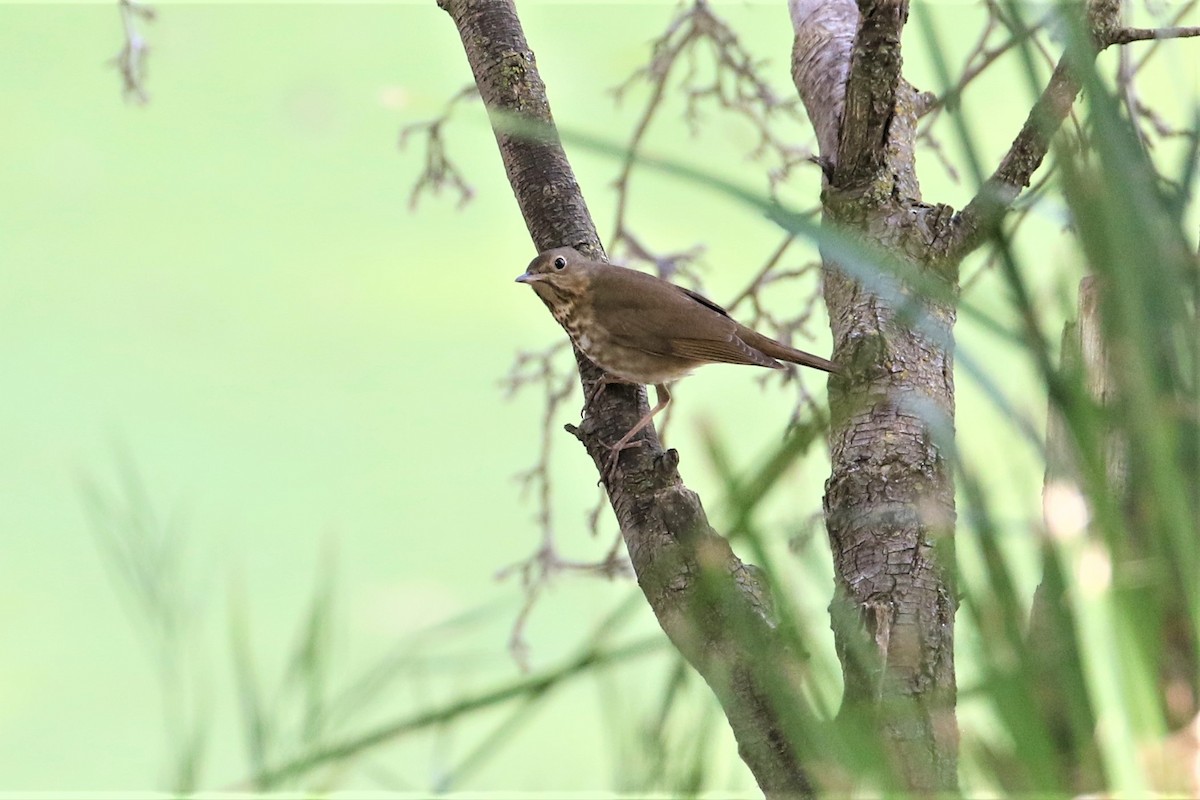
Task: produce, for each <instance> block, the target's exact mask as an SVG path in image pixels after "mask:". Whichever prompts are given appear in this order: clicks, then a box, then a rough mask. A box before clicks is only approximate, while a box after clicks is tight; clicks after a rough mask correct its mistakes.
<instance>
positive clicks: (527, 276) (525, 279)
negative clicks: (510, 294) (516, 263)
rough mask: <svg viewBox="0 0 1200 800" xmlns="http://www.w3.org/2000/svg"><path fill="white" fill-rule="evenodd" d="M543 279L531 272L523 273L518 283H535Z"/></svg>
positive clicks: (518, 277) (519, 276) (518, 278)
mask: <svg viewBox="0 0 1200 800" xmlns="http://www.w3.org/2000/svg"><path fill="white" fill-rule="evenodd" d="M541 279H542V276H541V275H534V274H532V273H529V272H522V273H521V274H520V275H518V276H517V283H533V282H534V281H540V280H541Z"/></svg>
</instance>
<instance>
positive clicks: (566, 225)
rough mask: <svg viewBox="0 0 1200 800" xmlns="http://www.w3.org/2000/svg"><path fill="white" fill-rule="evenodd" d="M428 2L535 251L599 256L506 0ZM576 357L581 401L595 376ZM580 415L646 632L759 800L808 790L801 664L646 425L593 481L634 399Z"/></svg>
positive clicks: (760, 592)
mask: <svg viewBox="0 0 1200 800" xmlns="http://www.w3.org/2000/svg"><path fill="white" fill-rule="evenodd" d="M439 5H440V6H441V7H442V8H443V9H445V10H446V11H447V12H449V14H450V16H451V17H452V18H453V20H454V23H455V25H456V26H457V27H458V31H459V34H460V37H461V39H462V42H463V47H464V49H465V50H466V54H467V60H468V61H469V62H470V65H471V70H472V72H473V73H474V75H475V81H476V83H477V84H478V86H479V90H480V94H481V95H482V97H483V100H484V103H485V104H486V106H487V108H488V113H489V115H491V118H492V120H493V128H494V129H495V130H496V139H497V143H498V144H499V147H500V152H501V155H502V157H503V160H504V166H505V170H506V172H507V174H508V177H509V180H510V183H511V184H512V188H513V192H514V194H515V195H516V198H517V203H518V205H519V206H520V208H521V213H522V215H523V216H524V218H525V222H526V224H527V226H528V227H529V232H530V235H531V237H532V238H533V242H534V245H535V246H536V248H537V249H538V250H544V249H547V248H549V247H556V246H561V245H571V246H574V247H577V248H578V249H580V250H583V251H584V252H587V253H589V254H591V255H594V256H597V257H603V251H602V250H601V248H600V243H599V240H598V237H597V235H596V230H595V226H594V225H593V223H592V220H591V217H590V216H589V214H588V211H587V206H586V204H585V203H584V200H583V196H582V193H581V192H580V190H579V186H578V184H577V182H576V181H575V178H574V176H573V174H572V172H571V168H570V165H569V164H568V162H567V159H566V156H565V154H564V153H563V150H562V146H561V144H560V142H559V140H558V137H557V134H556V133H554V130H553V121H552V118H551V115H550V108H549V104H548V102H547V100H546V93H545V87H544V85H543V84H542V81H541V78H540V77H539V75H538V72H537V69H536V65H535V63H534V57H533V52H532V51H531V50H530V49H529V46H528V45H527V44H526V42H525V38H524V35H523V33H522V31H521V27H520V22H519V20H518V18H517V15H516V10H515V8H514V7H513V5H512V2H511V0H482V1H481V0H475V1H474V2H472V0H440V2H439ZM513 115H519V116H520V117H522V118H523V119H525V120H532V121H533V122H534V123H536V127H537V128H538V131H539V133H538V135H536V136H529V135H527V134H520V133H515V132H514V126H513V125H512V117H513ZM516 127H517V128H520V127H521V126H516ZM528 127H529V126H525V129H528ZM507 274H509V273H503V275H507ZM575 355H576V360H577V362H578V364H579V369H580V376H581V379H582V381H583V384H584V389H585V391H588V390H589V389H590V388H591V386H592V385H593V384H594V383H595V381H596V380H598V379H599V377H600V374H601V373H600V370H599V369H598V368H597V367H596V366H595V365H593V364H592V363H591V362H589V361H588V360H587V359H586V358H585V357H584V356H582V355H581V354H580V353H579V352H578V351H576V354H575ZM593 408H594V409H596V413H595V414H594V415H589V416H588V417H587V418H586V419H585V420H584V421H583V423H582V424H581V425H580V426H579V428H578V429H574V428H572V431H573V432H574V433H575V435H576V436H577V437H578V438H579V439H580V441H582V442H583V444H584V445H585V446H586V447H587V450H588V453H589V454H590V455H591V456H592V459H593V460H594V461H595V462H596V465H597V468H598V469H599V470H600V472H601V475H602V476H603V480H604V485H605V489H606V490H607V492H608V496H609V500H610V501H611V503H612V507H613V510H614V511H615V513H616V517H617V521H618V523H619V525H620V527H621V533H622V536H623V537H624V539H625V544H626V547H627V548H628V551H629V557H630V561H631V562H632V564H633V568H634V571H635V572H636V574H637V578H638V584H639V585H640V586H641V588H642V591H643V592H644V594H645V596H646V599H647V600H648V601H649V604H650V606H651V608H652V609H653V610H654V613H655V615H656V617H657V618H658V621H659V623H660V624H661V626H662V628H663V630H664V631H665V632H666V634H667V635H668V636H669V637H670V639H671V641H672V642H673V643H674V645H675V646H676V647H677V648H678V649H679V651H680V652H681V653H682V654H683V655H684V656H685V657H686V658H687V659H688V661H689V663H691V664H692V666H693V667H695V668H696V670H697V671H698V672H699V673H700V674H701V675H702V676H703V677H704V679H705V680H706V681H707V682H708V684H709V686H710V687H712V689H713V691H714V693H715V694H716V696H717V698H718V700H719V701H720V703H721V705H722V707H723V709H724V711H725V714H726V717H727V718H728V720H729V724H730V726H731V728H732V729H733V733H734V736H735V737H736V738H737V742H738V749H739V753H740V755H741V756H742V758H743V760H745V762H746V764H747V765H748V766H749V768H750V770H751V772H752V773H753V774H754V777H755V779H756V780H757V781H758V784H759V786H760V787H761V788H762V790H763V791H764V792H765V793H766V794H767V795H768V796H770V797H794V796H806V795H809V794H811V783H810V779H809V777H808V774H807V772H806V771H805V769H804V767H803V765H802V764H801V762H800V756H799V754H800V753H802V752H805V749H806V746H808V745H807V744H806V742H805V741H804V736H805V734H804V731H805V730H811V726H810V725H808V724H805V721H804V720H803V717H802V715H803V713H804V710H803V709H804V706H803V704H802V703H801V702H800V700H799V691H798V687H797V686H796V676H797V675H799V674H800V673H801V671H802V668H803V664H802V662H801V660H800V658H799V657H798V656H797V655H796V654H795V653H793V652H791V651H790V650H789V649H788V648H787V647H786V646H785V645H784V644H783V643H782V642H781V637H780V636H779V633H778V631H777V630H776V629H775V627H774V624H773V620H772V619H771V617H770V611H769V602H768V598H767V593H766V590H765V589H764V587H763V586H762V585H761V584H760V582H759V581H758V579H757V576H756V575H757V571H756V570H754V569H752V568H750V567H748V566H746V565H745V564H743V563H742V562H741V561H739V560H738V558H737V557H736V556H734V554H733V552H732V551H731V550H730V548H729V544H728V542H726V540H725V539H724V538H722V537H721V536H719V535H717V533H716V532H715V531H714V530H713V529H712V528H711V527H710V526H709V524H708V520H707V518H706V517H705V514H704V510H703V508H702V507H701V505H700V500H699V498H698V497H697V496H696V494H695V493H693V492H691V491H690V490H689V489H688V488H687V487H686V486H684V485H683V482H682V481H681V480H680V477H679V473H678V471H677V470H676V466H677V463H678V454H677V453H676V452H675V451H674V450H670V451H666V452H664V451H663V450H662V447H661V445H660V444H659V441H658V438H657V436H656V435H655V433H654V431H653V429H652V428H651V429H649V430H648V431H647V434H646V436H645V437H644V440H645V445H644V446H642V447H640V448H638V449H637V450H636V451H634V452H633V453H632V454H627V455H625V456H624V457H623V458H622V461H621V469H619V470H617V471H616V472H615V474H613V475H607V474H606V473H605V470H604V468H603V467H604V465H605V463H606V462H607V458H608V455H609V450H608V447H607V446H606V445H605V444H604V443H605V442H613V441H615V440H616V439H618V438H619V437H620V436H621V435H622V434H623V433H624V432H625V431H627V430H629V429H630V428H631V427H632V426H633V424H634V422H636V420H637V419H638V418H639V416H640V415H641V414H642V413H643V412H644V411H645V409H646V405H645V393H644V392H643V391H641V390H637V391H635V390H634V389H633V388H632V387H622V386H616V385H614V386H610V387H609V388H607V389H606V390H605V391H604V392H603V393H602V394H601V395H600V397H599V398H598V399H597V401H596V402H595V403H593Z"/></svg>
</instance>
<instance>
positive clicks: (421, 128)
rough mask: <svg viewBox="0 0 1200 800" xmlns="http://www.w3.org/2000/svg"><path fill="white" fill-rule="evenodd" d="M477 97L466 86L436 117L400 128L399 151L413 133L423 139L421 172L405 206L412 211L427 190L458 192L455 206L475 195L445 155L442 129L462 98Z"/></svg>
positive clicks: (463, 204) (473, 90) (433, 192)
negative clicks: (422, 165) (447, 189)
mask: <svg viewBox="0 0 1200 800" xmlns="http://www.w3.org/2000/svg"><path fill="white" fill-rule="evenodd" d="M478 97H479V90H478V89H477V88H475V84H471V85H470V86H466V87H464V88H462V89H460V90H459V91H458V93H457V94H455V95H454V96H453V97H451V98H450V100H449V101H447V102H446V106H445V108H443V109H442V113H441V114H439V115H438V116H436V117H434V118H433V119H430V120H424V121H422V122H414V123H412V124H411V125H407V126H405V127H404V128H402V129H401V131H400V138H399V141H398V146H399V147H400V149H402V150H403V149H404V147H405V146H406V145H407V144H408V140H409V138H410V137H412V136H413V135H414V134H420V135H423V136H424V138H425V166H424V168H423V169H422V170H421V174H420V175H419V176H417V181H416V183H414V184H413V188H412V192H411V193H410V194H409V196H408V206H409V208H411V209H413V210H416V208H417V204H418V203H419V202H420V200H421V195H422V194H424V193H426V192H428V193H430V194H434V195H438V194H441V192H442V190H443V189H445V188H447V187H449V188H452V189H454V190H455V191H456V192H457V193H458V207H459V208H462V207H463V206H465V205H466V204H467V203H469V202H471V198H472V197H474V196H475V189H474V188H472V186H471V185H470V184H469V183H467V180H466V178H465V177H464V176H463V173H462V170H460V169H459V167H458V165H457V164H455V163H454V162H453V161H452V160H451V159H450V157H449V156H448V155H447V154H446V140H445V138H444V136H443V128H444V127H445V125H446V123H447V122H449V121H450V116H451V115H452V114H453V113H454V109H455V107H456V106H458V104H459V103H461V102H463V101H464V100H473V99H478Z"/></svg>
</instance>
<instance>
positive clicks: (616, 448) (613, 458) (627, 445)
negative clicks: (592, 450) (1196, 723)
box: [601, 439, 646, 482]
mask: <svg viewBox="0 0 1200 800" xmlns="http://www.w3.org/2000/svg"><path fill="white" fill-rule="evenodd" d="M645 444H646V440H645V439H635V440H633V441H630V442H617V443H616V444H614V445H605V447H607V448H608V458H607V459H605V466H604V471H603V472H602V473H601V482H604V481H611V480H612V479H613V478H615V477H616V476H617V462H618V461H619V460H620V458H621V453H622V452H624V451H625V450H632V449H633V448H635V447H642V446H643V445H645Z"/></svg>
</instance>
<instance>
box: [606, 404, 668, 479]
mask: <svg viewBox="0 0 1200 800" xmlns="http://www.w3.org/2000/svg"><path fill="white" fill-rule="evenodd" d="M654 394H655V396H656V397H657V398H658V402H657V403H656V404H655V406H654V408H652V409H650V410H649V411H648V412H646V414H645V416H643V417H642V418H641V419H639V420H638V421H637V424H636V425H634V426H633V427H632V428H630V429H629V432H628V433H626V434H625V435H624V436H622V437H621V438H620V439H618V440H617V443H616V444H614V445H613V446H612V447H611V448H610V450H611V452H610V453H609V456H608V466H607V467H606V468H605V475H607V476H608V477H612V474H613V472H614V471H615V470H616V468H617V459H619V458H620V456H621V451H622V450H628V449H630V448H633V447H641V446H642V445H643V444H645V442H643V441H637V442H634V441H631V440H632V439H633V437H634V436H636V435H637V434H638V433H639V432H640V431H641V430H642V428H644V427H646V426H647V425H649V424H650V420H652V419H654V416H655V415H656V414H657V413H658V412H660V411H662V410H663V409H664V408H666V407H667V404H668V403H670V402H671V392H670V390H669V389H667V385H666V384H665V383H658V384H655V386H654Z"/></svg>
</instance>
